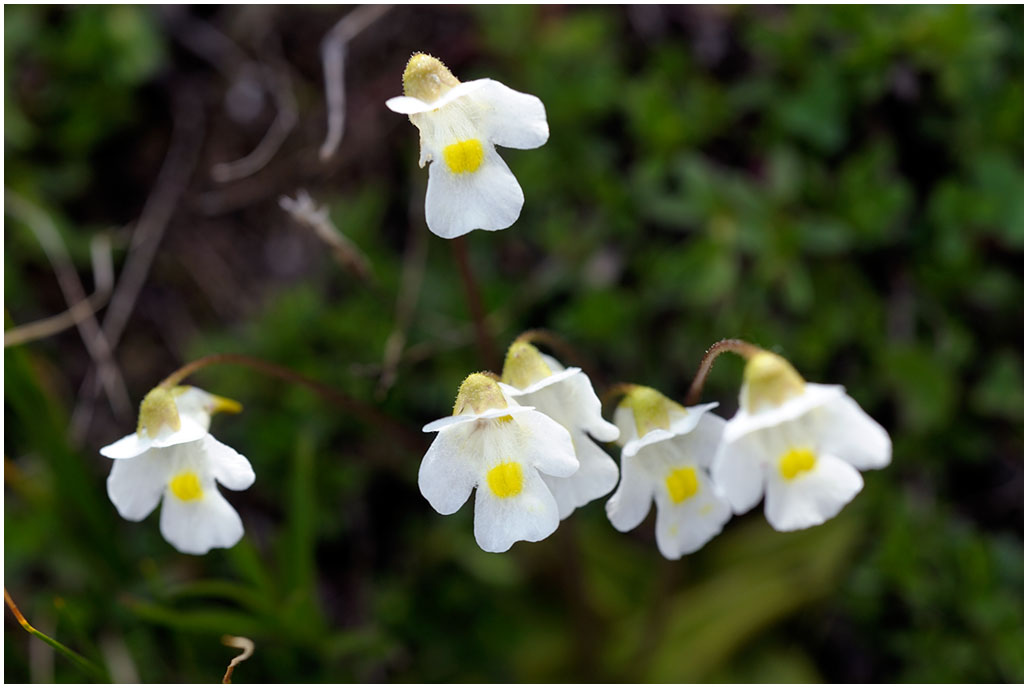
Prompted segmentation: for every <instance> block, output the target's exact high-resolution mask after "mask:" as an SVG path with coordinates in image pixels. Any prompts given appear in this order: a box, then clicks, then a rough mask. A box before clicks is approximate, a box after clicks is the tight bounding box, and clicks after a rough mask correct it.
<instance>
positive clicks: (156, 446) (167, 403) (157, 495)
mask: <svg viewBox="0 0 1029 689" xmlns="http://www.w3.org/2000/svg"><path fill="white" fill-rule="evenodd" d="M216 411H239V405H238V403H236V402H233V401H231V400H227V399H225V398H223V397H218V396H216V395H211V394H209V393H207V392H204V391H203V390H200V389H198V388H193V387H176V388H172V389H171V390H166V389H164V388H155V389H154V390H151V391H150V393H149V394H148V395H147V396H146V398H144V400H143V403H142V404H141V405H140V413H139V429H138V430H137V431H136V432H135V433H133V434H131V435H128V436H126V437H124V438H122V439H121V440H119V441H117V442H115V443H112V444H110V445H108V446H106V447H104V448H102V449H101V450H100V454H102V455H104V456H105V457H109V458H111V459H113V460H114V464H113V465H112V466H111V473H110V475H109V476H108V477H107V495H108V496H109V497H110V498H111V502H112V503H114V506H115V508H116V509H117V510H118V514H120V515H121V516H122V517H124V518H125V519H128V520H130V521H141V520H142V519H144V518H146V516H147V515H149V514H150V513H151V512H153V511H154V508H155V507H157V504H158V503H159V502H161V498H162V497H163V498H164V503H163V506H162V508H161V535H162V536H164V538H165V540H167V541H168V542H169V543H171V544H172V545H173V546H175V547H176V548H177V549H178V550H180V551H181V552H184V553H190V554H194V555H201V554H203V553H206V552H207V551H208V550H210V549H211V548H229V547H232V546H233V545H235V544H236V543H237V542H238V541H239V539H240V538H241V537H242V536H243V523H242V522H241V521H240V519H239V515H238V514H237V513H236V510H235V509H233V507H232V506H231V505H230V504H229V503H228V502H227V501H226V500H225V498H224V497H222V495H221V493H219V492H218V488H217V486H216V484H215V482H216V481H217V482H218V483H221V484H222V485H223V486H225V487H226V488H229V489H231V490H244V489H246V488H249V487H250V485H251V484H252V483H253V482H254V470H253V469H252V468H251V466H250V462H248V461H247V459H246V458H245V457H243V455H241V454H239V453H238V452H236V451H235V450H233V449H232V448H230V447H229V446H227V445H224V444H223V443H220V442H218V441H217V440H215V439H214V437H213V436H212V435H210V434H209V433H208V432H207V429H208V427H209V426H210V423H211V414H212V413H214V412H216Z"/></svg>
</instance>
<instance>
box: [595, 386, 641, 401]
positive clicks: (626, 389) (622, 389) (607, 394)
mask: <svg viewBox="0 0 1029 689" xmlns="http://www.w3.org/2000/svg"><path fill="white" fill-rule="evenodd" d="M634 387H636V384H635V383H615V384H614V385H612V386H611V387H609V388H607V389H606V390H604V394H603V395H601V396H600V403H601V404H603V405H608V404H611V403H612V402H614V401H615V400H617V399H619V398H620V397H625V396H626V395H628V394H629V393H630V392H632V389H633V388H634Z"/></svg>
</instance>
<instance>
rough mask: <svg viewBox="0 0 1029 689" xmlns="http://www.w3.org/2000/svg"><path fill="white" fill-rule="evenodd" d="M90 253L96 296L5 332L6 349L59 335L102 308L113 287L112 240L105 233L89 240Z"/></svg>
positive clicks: (94, 294) (92, 295) (93, 295)
mask: <svg viewBox="0 0 1029 689" xmlns="http://www.w3.org/2000/svg"><path fill="white" fill-rule="evenodd" d="M89 253H90V257H91V262H92V264H93V294H91V295H89V296H88V297H86V298H85V299H84V300H82V301H79V302H76V303H75V304H73V305H72V306H70V307H69V308H68V309H66V310H65V311H62V312H61V313H58V314H55V315H53V316H48V317H47V318H41V319H39V320H38V321H33V322H31V323H25V324H24V325H19V326H16V327H14V328H11V329H10V330H6V331H4V347H5V348H6V347H13V346H15V345H21V344H26V343H28V342H34V341H35V340H41V339H43V338H45V337H50V336H51V335H56V334H57V333H59V332H61V331H62V330H67V329H68V328H70V327H72V326H74V325H78V324H79V323H81V322H82V321H83V320H84V319H86V318H89V316H91V315H92V314H94V313H96V312H97V311H99V310H100V309H101V308H103V306H104V304H106V303H107V298H108V297H110V296H111V290H112V289H113V287H114V268H113V265H112V263H111V240H110V238H109V237H108V236H107V235H105V234H98V235H96V236H94V237H93V239H92V240H90V244H89Z"/></svg>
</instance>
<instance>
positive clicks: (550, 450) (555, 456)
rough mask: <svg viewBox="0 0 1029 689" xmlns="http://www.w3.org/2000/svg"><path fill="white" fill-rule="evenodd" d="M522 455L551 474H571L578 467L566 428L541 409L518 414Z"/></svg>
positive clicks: (524, 459)
mask: <svg viewBox="0 0 1029 689" xmlns="http://www.w3.org/2000/svg"><path fill="white" fill-rule="evenodd" d="M514 423H517V424H518V425H519V426H520V429H519V430H520V434H519V440H520V442H521V452H522V454H521V457H520V459H522V460H523V461H524V462H525V463H526V464H528V465H529V466H533V467H536V468H537V469H539V470H540V471H542V472H543V473H544V474H550V475H551V476H571V475H572V474H574V473H575V472H576V471H577V470H578V469H579V460H578V459H576V457H575V446H574V445H573V444H572V437H571V435H569V433H568V431H567V429H565V427H564V426H562V425H561V424H559V423H558V422H557V421H554V420H553V419H551V418H550V417H549V416H547V415H546V414H541V413H540V412H538V411H534V412H531V413H529V414H519V415H518V416H517V417H515V419H514Z"/></svg>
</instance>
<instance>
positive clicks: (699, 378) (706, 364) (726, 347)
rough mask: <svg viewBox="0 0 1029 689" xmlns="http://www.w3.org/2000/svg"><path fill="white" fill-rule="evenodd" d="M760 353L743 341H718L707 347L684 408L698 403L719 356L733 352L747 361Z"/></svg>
mask: <svg viewBox="0 0 1029 689" xmlns="http://www.w3.org/2000/svg"><path fill="white" fill-rule="evenodd" d="M760 351H762V349H761V348H760V347H758V346H757V345H754V344H751V343H749V342H745V341H743V340H719V341H718V342H715V343H714V344H713V345H711V346H710V347H708V349H707V351H706V352H704V358H703V359H701V360H700V366H698V367H697V375H695V376H694V377H693V383H692V384H691V385H690V391H689V392H688V393H687V394H686V406H687V407H690V406H693V405H694V404H697V403H698V402H700V393H701V391H702V390H703V389H704V381H705V380H707V374H708V373H710V371H711V366H712V365H714V363H715V359H717V358H718V357H719V356H721V355H722V354H725V353H726V352H733V353H734V354H739V355H740V356H741V357H743V358H744V359H749V358H750V357H752V356H754V355H755V354H757V353H758V352H760Z"/></svg>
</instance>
